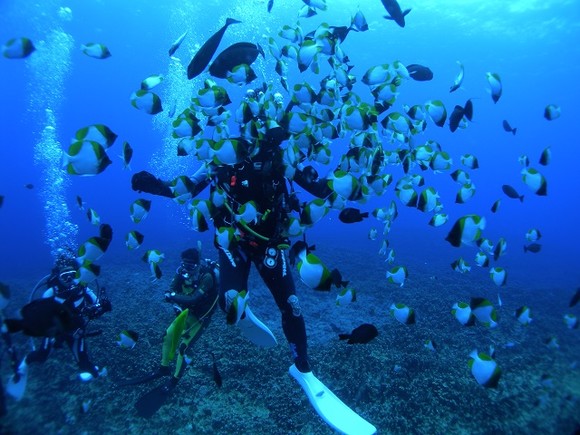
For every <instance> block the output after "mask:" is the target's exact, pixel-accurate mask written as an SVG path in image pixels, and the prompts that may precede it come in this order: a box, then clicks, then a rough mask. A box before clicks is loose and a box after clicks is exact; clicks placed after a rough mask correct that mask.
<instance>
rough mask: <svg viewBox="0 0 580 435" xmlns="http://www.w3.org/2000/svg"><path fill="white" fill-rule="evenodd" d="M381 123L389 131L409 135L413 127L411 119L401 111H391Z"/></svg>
mask: <svg viewBox="0 0 580 435" xmlns="http://www.w3.org/2000/svg"><path fill="white" fill-rule="evenodd" d="M381 125H382V126H383V127H384V128H385V129H386V130H388V131H392V132H395V133H400V134H402V135H403V136H409V134H410V132H411V128H412V127H413V126H412V124H411V121H409V119H408V118H407V117H406V116H405V115H403V114H401V113H399V112H391V113H389V114H388V115H387V116H386V117H385V118H384V119H383V120H382V121H381Z"/></svg>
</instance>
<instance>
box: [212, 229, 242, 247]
mask: <svg viewBox="0 0 580 435" xmlns="http://www.w3.org/2000/svg"><path fill="white" fill-rule="evenodd" d="M214 242H215V245H216V246H219V247H221V248H222V249H225V250H226V251H229V250H231V249H233V248H234V247H235V246H236V244H237V242H238V237H237V231H236V230H235V229H234V228H232V227H219V228H216V229H215V236H214Z"/></svg>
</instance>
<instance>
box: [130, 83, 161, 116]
mask: <svg viewBox="0 0 580 435" xmlns="http://www.w3.org/2000/svg"><path fill="white" fill-rule="evenodd" d="M131 105H132V106H133V107H135V108H136V109H139V110H142V111H143V112H145V113H148V114H150V115H156V114H157V113H159V112H162V111H163V105H162V104H161V98H159V95H157V94H155V93H154V92H150V91H145V90H143V89H139V90H138V91H135V92H133V93H132V94H131Z"/></svg>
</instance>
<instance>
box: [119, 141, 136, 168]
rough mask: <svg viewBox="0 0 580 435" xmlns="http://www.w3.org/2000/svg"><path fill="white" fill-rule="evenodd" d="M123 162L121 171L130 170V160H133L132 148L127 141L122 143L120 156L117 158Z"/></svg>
mask: <svg viewBox="0 0 580 435" xmlns="http://www.w3.org/2000/svg"><path fill="white" fill-rule="evenodd" d="M119 157H120V158H121V160H123V169H127V170H129V171H130V170H131V166H130V164H131V159H132V158H133V148H131V145H130V144H129V142H127V141H123V150H122V154H121V155H120V156H119Z"/></svg>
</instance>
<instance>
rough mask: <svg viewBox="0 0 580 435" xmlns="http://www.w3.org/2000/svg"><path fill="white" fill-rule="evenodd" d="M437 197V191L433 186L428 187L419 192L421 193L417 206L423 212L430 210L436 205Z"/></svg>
mask: <svg viewBox="0 0 580 435" xmlns="http://www.w3.org/2000/svg"><path fill="white" fill-rule="evenodd" d="M438 199H439V193H437V191H436V190H435V189H434V188H433V187H428V188H426V189H425V190H423V191H422V192H421V195H419V200H418V202H417V208H418V209H419V210H421V211H423V212H427V213H429V212H432V211H433V210H434V209H435V206H436V205H437V200H438Z"/></svg>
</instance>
